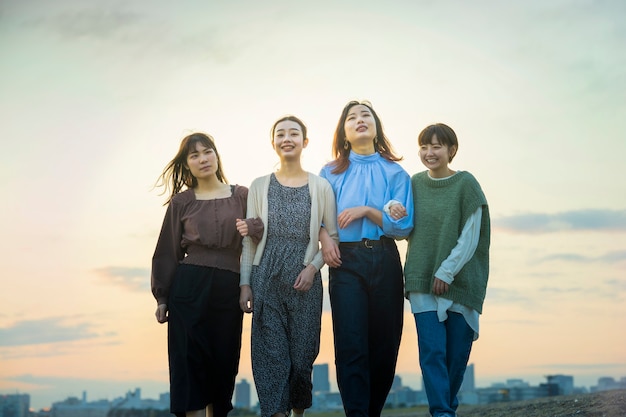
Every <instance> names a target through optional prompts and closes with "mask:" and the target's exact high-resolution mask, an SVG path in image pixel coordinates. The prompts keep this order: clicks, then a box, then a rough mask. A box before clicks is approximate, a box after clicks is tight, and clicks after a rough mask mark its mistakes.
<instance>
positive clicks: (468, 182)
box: [457, 171, 487, 204]
mask: <svg viewBox="0 0 626 417" xmlns="http://www.w3.org/2000/svg"><path fill="white" fill-rule="evenodd" d="M457 175H460V178H459V182H460V183H461V185H462V187H461V189H462V190H463V191H464V192H466V193H467V194H468V195H472V196H474V198H478V199H480V200H481V201H483V204H486V200H487V199H486V197H485V193H484V192H483V189H482V188H481V186H480V184H479V183H478V180H477V179H476V178H475V177H474V176H473V175H472V174H471V173H469V172H467V171H462V172H459V173H458V174H457Z"/></svg>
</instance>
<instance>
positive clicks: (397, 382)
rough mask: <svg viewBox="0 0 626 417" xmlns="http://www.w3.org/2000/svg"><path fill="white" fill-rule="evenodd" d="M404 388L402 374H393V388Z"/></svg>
mask: <svg viewBox="0 0 626 417" xmlns="http://www.w3.org/2000/svg"><path fill="white" fill-rule="evenodd" d="M401 388H402V378H401V377H400V375H394V376H393V383H392V384H391V389H392V390H394V391H398V390H400V389H401Z"/></svg>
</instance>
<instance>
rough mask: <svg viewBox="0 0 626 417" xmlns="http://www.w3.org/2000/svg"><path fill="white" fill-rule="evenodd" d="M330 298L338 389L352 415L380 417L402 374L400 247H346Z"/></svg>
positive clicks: (332, 275) (332, 272) (388, 243)
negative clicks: (399, 363)
mask: <svg viewBox="0 0 626 417" xmlns="http://www.w3.org/2000/svg"><path fill="white" fill-rule="evenodd" d="M340 250H341V262H342V264H341V266H340V267H339V268H331V269H330V282H329V287H328V288H329V293H330V303H331V307H332V317H333V333H334V338H335V365H336V368H337V384H338V386H339V392H340V393H341V399H342V401H343V407H344V411H345V413H346V416H370V417H375V416H379V415H380V413H381V411H382V409H383V407H384V406H385V401H386V399H387V395H388V394H389V390H390V389H391V384H392V383H393V378H394V375H395V369H396V360H397V358H398V349H399V347H400V337H401V335H402V318H403V309H404V283H403V276H402V265H401V263H400V256H399V254H398V249H397V247H396V244H395V242H394V241H393V240H391V239H385V240H384V244H382V245H379V246H374V247H372V248H367V247H365V246H345V245H340Z"/></svg>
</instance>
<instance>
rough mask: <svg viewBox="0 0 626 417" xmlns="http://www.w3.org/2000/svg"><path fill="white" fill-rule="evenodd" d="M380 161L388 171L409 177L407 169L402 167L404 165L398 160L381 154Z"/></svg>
mask: <svg viewBox="0 0 626 417" xmlns="http://www.w3.org/2000/svg"><path fill="white" fill-rule="evenodd" d="M379 163H380V164H381V165H382V166H383V167H384V169H385V171H386V172H387V173H389V174H392V175H400V176H403V177H406V178H409V174H408V173H407V172H406V170H405V169H404V168H402V165H400V164H399V163H397V162H396V161H390V160H388V159H385V158H383V157H382V156H380V159H379Z"/></svg>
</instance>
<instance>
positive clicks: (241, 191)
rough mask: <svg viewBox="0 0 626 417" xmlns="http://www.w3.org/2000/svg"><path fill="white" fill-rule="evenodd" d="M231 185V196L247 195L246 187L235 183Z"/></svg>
mask: <svg viewBox="0 0 626 417" xmlns="http://www.w3.org/2000/svg"><path fill="white" fill-rule="evenodd" d="M233 187H234V190H233V197H243V198H246V197H247V196H248V187H244V186H243V185H239V184H235V185H234V186H233Z"/></svg>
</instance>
